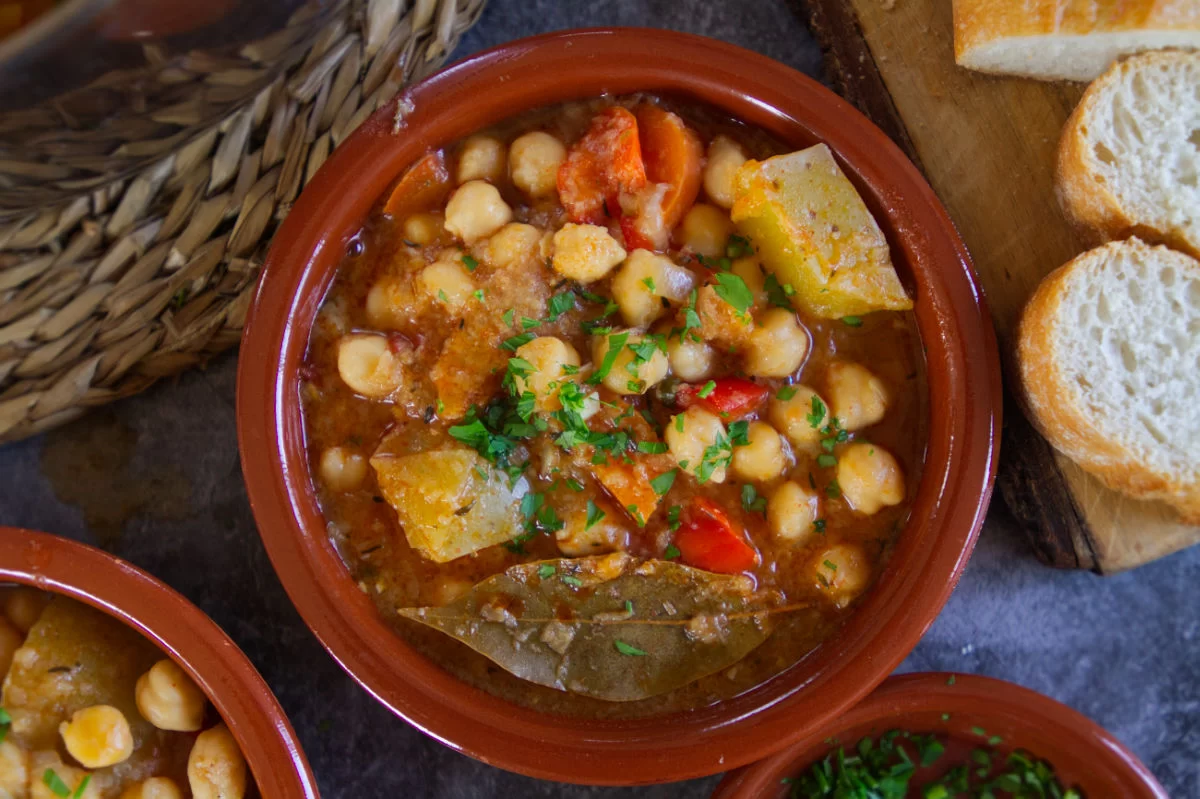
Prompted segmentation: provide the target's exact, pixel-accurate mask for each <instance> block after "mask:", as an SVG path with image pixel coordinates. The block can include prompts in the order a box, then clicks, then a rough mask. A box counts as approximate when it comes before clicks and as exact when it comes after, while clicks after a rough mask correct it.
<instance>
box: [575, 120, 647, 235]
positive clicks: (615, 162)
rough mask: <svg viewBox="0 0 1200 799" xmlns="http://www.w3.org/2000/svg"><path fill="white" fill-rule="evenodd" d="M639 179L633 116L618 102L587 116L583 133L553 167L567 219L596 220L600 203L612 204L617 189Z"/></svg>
mask: <svg viewBox="0 0 1200 799" xmlns="http://www.w3.org/2000/svg"><path fill="white" fill-rule="evenodd" d="M645 185H646V168H645V165H644V164H643V163H642V146H641V142H640V140H639V139H638V126H637V118H636V117H634V115H633V114H632V113H630V112H629V111H628V110H627V109H625V108H621V107H620V106H614V107H612V108H606V109H604V110H603V111H601V112H600V113H598V114H596V116H594V117H592V123H591V126H590V127H588V130H587V133H585V134H583V138H581V139H580V140H579V141H577V142H575V143H574V144H573V145H571V149H570V150H568V151H567V160H566V161H564V162H563V165H562V166H561V167H559V169H558V198H559V201H560V202H561V203H562V205H563V208H565V209H566V210H567V216H568V217H570V219H571V221H572V222H588V223H591V224H597V223H600V222H602V221H603V220H604V211H605V204H606V203H608V204H609V205H610V206H611V207H614V208H615V207H618V206H617V201H618V198H619V197H620V195H621V194H622V193H628V194H632V193H633V192H636V191H637V190H638V189H640V188H642V187H643V186H645Z"/></svg>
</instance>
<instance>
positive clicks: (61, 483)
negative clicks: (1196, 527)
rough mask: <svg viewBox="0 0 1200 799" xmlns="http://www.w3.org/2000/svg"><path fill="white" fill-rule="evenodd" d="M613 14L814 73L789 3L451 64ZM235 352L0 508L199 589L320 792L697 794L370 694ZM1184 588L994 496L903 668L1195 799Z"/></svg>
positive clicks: (511, 29)
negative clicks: (312, 602) (537, 773)
mask: <svg viewBox="0 0 1200 799" xmlns="http://www.w3.org/2000/svg"><path fill="white" fill-rule="evenodd" d="M614 24H615V25H646V26H653V27H664V28H674V29H677V30H683V31H688V32H691V33H699V34H704V35H706V36H713V37H716V38H719V39H724V40H726V41H729V42H732V43H734V44H738V45H741V46H743V47H747V48H750V49H752V50H757V51H759V52H761V53H764V54H766V55H768V56H771V57H772V58H775V59H778V60H780V61H782V62H784V63H785V64H789V65H791V66H793V67H795V68H797V69H799V70H802V71H804V72H806V73H808V74H810V75H814V76H816V77H820V76H821V58H820V52H819V50H818V48H817V46H816V45H815V43H814V42H813V40H812V38H811V36H810V35H809V34H808V32H807V30H806V29H805V26H804V21H803V17H802V16H801V11H800V9H798V7H797V6H796V5H795V4H793V3H790V2H786V0H743V1H742V2H704V1H703V0H640V1H638V2H635V1H634V0H625V1H624V2H617V1H616V0H607V1H605V0H592V1H591V2H587V3H583V2H572V3H565V2H564V3H556V2H549V1H548V0H520V2H518V1H517V0H491V2H490V4H489V6H488V8H487V10H486V12H485V13H484V15H483V18H482V20H481V21H480V23H479V25H478V26H477V27H476V28H475V29H474V30H472V31H471V32H470V33H469V34H468V35H467V36H466V38H465V40H464V41H463V43H462V45H461V46H460V47H459V49H458V51H457V52H456V53H455V54H454V59H455V60H456V59H458V58H461V57H464V56H466V55H469V54H471V53H473V52H476V51H478V50H481V49H483V48H485V47H490V46H492V45H494V44H499V43H501V42H505V41H508V40H510V39H515V38H519V37H521V36H526V35H530V34H534V33H540V32H543V31H548V30H554V29H559V28H569V27H583V26H592V25H614ZM631 56H633V57H636V54H631ZM236 367H237V363H236V356H235V355H232V354H231V355H227V356H224V357H222V358H219V359H217V360H216V361H214V362H213V363H212V364H211V365H210V367H209V368H208V369H207V370H206V371H202V372H194V373H191V374H188V375H185V376H183V377H181V378H179V379H177V380H174V381H169V382H166V383H162V384H160V385H158V386H157V387H155V388H153V389H151V390H150V391H148V392H146V393H145V394H144V395H142V396H140V397H136V398H134V399H130V400H126V401H124V402H122V403H120V404H118V405H117V406H115V407H113V408H111V409H102V410H99V411H97V412H94V413H93V414H92V415H90V416H88V417H86V418H84V419H83V420H81V421H79V422H76V423H74V424H73V425H70V426H68V427H66V428H64V429H61V430H58V431H55V432H52V433H50V434H49V435H46V436H41V437H38V438H35V439H32V440H29V441H24V442H20V443H17V444H12V445H8V446H5V447H0V478H2V479H0V522H2V523H5V524H14V525H20V526H26V527H32V528H36V529H42V530H47V531H50V532H54V533H58V534H61V535H65V536H69V537H71V538H76V539H79V540H82V541H87V542H89V543H93V544H98V545H100V546H102V547H104V548H105V549H108V550H109V551H111V552H114V553H116V554H117V555H119V556H121V557H123V558H126V559H128V560H130V561H132V562H133V563H135V564H137V565H138V566H141V567H143V568H145V569H147V570H149V571H150V572H152V573H154V574H156V575H157V576H159V577H160V578H162V579H163V580H165V581H166V582H168V583H170V584H171V585H172V586H174V587H175V588H177V589H179V590H180V591H182V592H183V593H184V594H185V595H187V596H188V597H189V598H190V599H192V600H193V601H194V602H196V604H198V605H199V606H200V607H201V608H203V609H204V610H205V611H206V612H207V613H209V614H210V615H211V616H212V617H213V618H214V619H215V620H216V621H217V623H219V624H220V625H221V626H222V627H224V628H225V630H226V631H228V633H229V634H230V635H231V636H232V637H233V639H234V640H235V641H236V642H237V643H238V644H239V645H240V646H241V647H242V649H244V650H245V651H246V653H247V654H248V655H249V656H250V659H251V660H253V661H254V663H255V664H256V665H257V666H258V668H259V669H260V670H261V671H262V673H263V676H264V677H265V678H266V680H267V682H268V683H270V684H271V687H272V688H273V689H274V690H275V693H276V694H277V695H278V697H279V699H280V701H281V702H282V704H283V706H284V709H285V710H287V712H288V714H289V715H290V717H291V720H292V723H293V725H294V726H295V728H296V730H297V732H298V733H299V735H300V738H301V741H302V742H303V745H304V748H305V750H306V752H307V754H308V758H309V760H310V761H311V763H312V766H313V770H314V771H315V772H316V774H317V778H318V780H319V782H320V787H321V791H322V793H323V795H324V796H326V797H330V798H331V799H334V798H337V797H376V796H378V797H460V798H462V799H466V798H467V797H470V798H472V799H474V798H477V797H478V798H482V797H516V796H521V797H640V798H641V799H650V798H651V797H705V796H707V795H708V792H709V791H710V790H711V789H712V787H713V786H714V785H715V784H716V781H717V780H716V778H710V779H707V780H696V781H693V782H688V783H677V784H673V785H663V786H657V787H648V788H631V789H601V788H586V787H574V786H566V785H559V784H555V783H549V782H541V781H537V780H532V779H527V778H525V777H519V776H516V775H513V774H508V773H506V772H503V771H499V770H497V769H494V768H491V767H488V766H485V765H483V764H481V763H477V762H475V761H474V760H471V759H470V758H467V757H464V756H462V755H459V754H456V753H455V752H453V751H451V750H450V749H448V748H446V747H444V746H442V745H441V744H439V743H437V742H435V741H433V740H432V739H429V738H426V737H425V736H424V735H422V734H421V733H419V732H417V731H416V730H414V729H412V728H411V727H409V726H408V725H407V724H405V723H404V722H403V721H400V720H399V719H397V718H395V717H394V716H393V715H392V714H391V713H389V712H388V711H387V710H385V709H384V708H382V707H381V706H380V705H378V704H376V703H375V701H374V700H373V699H371V697H370V696H368V695H367V693H366V692H365V691H363V690H362V689H361V688H359V687H358V686H357V685H356V684H355V683H354V682H353V681H352V680H351V679H350V678H349V677H347V676H346V675H345V674H344V673H343V672H342V671H341V670H340V669H339V668H338V666H337V665H336V664H335V663H334V662H333V660H332V659H331V658H330V657H329V656H328V655H327V654H326V653H325V652H324V650H322V649H321V647H320V646H319V645H318V644H317V642H316V639H315V638H314V637H313V636H312V635H311V634H310V633H309V631H308V629H307V628H306V627H305V626H304V624H303V623H302V622H301V620H300V618H299V616H298V615H297V614H296V611H295V610H294V609H293V608H292V606H291V604H290V603H289V601H288V599H287V596H286V595H285V594H284V592H283V589H282V587H281V586H280V584H279V581H278V580H277V579H276V577H275V573H274V571H273V570H272V569H271V564H270V562H269V561H268V560H267V557H266V554H265V552H264V550H263V548H262V545H261V543H260V542H259V539H258V534H257V532H256V530H255V526H254V519H253V517H252V516H251V514H250V507H249V505H248V503H247V501H246V494H245V490H244V488H243V485H242V477H241V466H240V464H239V461H238V453H237V441H236V435H235V420H234V383H235V372H236ZM1198 584H1200V547H1196V548H1193V549H1192V550H1190V551H1187V552H1182V553H1179V554H1176V555H1173V556H1171V557H1168V558H1166V559H1164V560H1162V561H1159V562H1157V563H1153V564H1151V565H1149V566H1145V567H1143V568H1141V569H1138V570H1137V571H1135V572H1132V573H1128V574H1123V575H1118V576H1115V577H1106V578H1101V577H1097V576H1095V575H1092V574H1087V573H1075V572H1060V571H1054V570H1051V569H1049V568H1046V567H1044V566H1042V565H1041V564H1040V563H1038V562H1037V561H1036V560H1035V559H1034V558H1033V556H1032V555H1031V554H1030V551H1029V549H1028V548H1027V546H1026V544H1025V541H1024V539H1023V538H1022V536H1021V533H1020V531H1019V530H1018V529H1017V528H1016V527H1015V525H1014V523H1013V522H1012V520H1011V518H1010V517H1009V516H1008V514H1007V512H1006V510H1005V508H1004V507H1003V505H1002V503H1000V502H999V500H997V501H996V502H994V503H993V505H992V510H991V512H990V514H989V517H988V521H987V524H986V526H985V528H984V530H983V534H982V536H981V538H980V541H979V546H978V548H977V549H976V551H975V555H974V557H973V558H972V560H971V564H970V566H969V567H968V568H967V571H966V574H965V576H964V577H963V579H962V581H961V583H960V584H959V586H958V589H957V590H956V592H955V594H954V596H953V597H952V598H951V600H950V602H949V604H948V605H947V606H946V608H945V610H944V611H943V613H942V615H941V616H940V617H939V618H938V620H937V621H936V622H935V623H934V624H933V625H932V627H931V628H930V630H929V632H928V634H927V635H926V636H925V638H924V640H923V641H922V642H921V644H920V645H919V646H918V647H917V648H916V650H915V651H914V652H913V653H912V655H911V656H910V657H909V658H908V659H907V660H906V661H905V662H904V664H903V665H902V666H901V671H924V670H954V671H964V672H976V673H980V674H986V675H990V676H993V677H1000V678H1004V679H1008V680H1012V681H1014V682H1018V683H1020V684H1022V685H1025V686H1028V687H1030V688H1033V689H1035V690H1037V691H1041V692H1043V693H1045V694H1048V695H1050V696H1052V697H1054V698H1056V699H1058V700H1060V701H1062V702H1065V703H1066V704H1068V705H1070V706H1072V707H1074V708H1076V709H1077V710H1080V711H1081V712H1083V713H1085V714H1087V715H1088V716H1090V717H1091V718H1093V719H1095V720H1096V721H1097V722H1099V723H1100V724H1102V725H1104V726H1105V727H1107V728H1108V729H1110V730H1112V731H1113V732H1114V733H1115V734H1116V735H1117V737H1119V738H1120V739H1121V740H1122V741H1124V742H1125V743H1126V744H1127V745H1128V746H1129V747H1130V748H1132V749H1133V751H1134V752H1135V753H1136V754H1137V755H1138V756H1139V757H1141V758H1142V760H1143V761H1145V763H1146V764H1147V765H1148V766H1149V767H1150V769H1151V770H1152V771H1153V772H1154V773H1155V775H1156V776H1157V777H1158V778H1159V780H1161V781H1162V783H1163V784H1164V785H1165V786H1166V788H1167V790H1168V792H1169V793H1170V794H1171V795H1172V796H1173V797H1176V799H1186V798H1187V797H1200V599H1198V588H1197V585H1198ZM1094 799H1100V798H1098V797H1097V798H1094Z"/></svg>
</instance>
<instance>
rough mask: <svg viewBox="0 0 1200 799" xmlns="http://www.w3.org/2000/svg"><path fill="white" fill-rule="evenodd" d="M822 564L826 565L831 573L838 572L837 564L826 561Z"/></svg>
mask: <svg viewBox="0 0 1200 799" xmlns="http://www.w3.org/2000/svg"><path fill="white" fill-rule="evenodd" d="M822 563H823V564H824V566H825V568H826V569H829V571H831V572H835V571H837V564H836V563H834V562H833V561H831V560H826V561H822Z"/></svg>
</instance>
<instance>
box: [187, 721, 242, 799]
mask: <svg viewBox="0 0 1200 799" xmlns="http://www.w3.org/2000/svg"><path fill="white" fill-rule="evenodd" d="M187 777H188V784H189V785H190V786H191V789H192V799H242V797H243V796H245V795H246V760H245V758H243V757H242V751H241V750H240V749H238V745H237V741H235V740H234V739H233V735H232V734H231V733H230V732H229V729H228V728H227V727H226V726H225V725H224V724H218V725H217V726H215V727H213V728H211V729H208V730H205V731H204V732H202V733H200V736H199V737H198V738H196V743H194V744H193V745H192V751H191V754H189V755H188V764H187Z"/></svg>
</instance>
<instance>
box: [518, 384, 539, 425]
mask: <svg viewBox="0 0 1200 799" xmlns="http://www.w3.org/2000/svg"><path fill="white" fill-rule="evenodd" d="M536 406H537V397H535V396H534V395H533V392H532V391H525V392H522V393H521V396H520V397H518V398H517V416H520V417H521V419H523V420H524V421H526V422H528V421H529V420H530V418H532V417H533V410H534V408H535V407H536Z"/></svg>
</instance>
